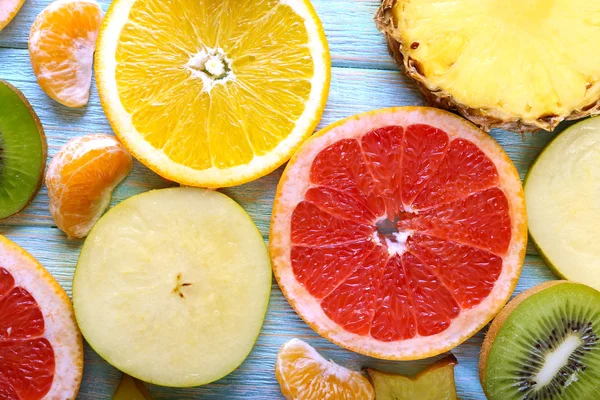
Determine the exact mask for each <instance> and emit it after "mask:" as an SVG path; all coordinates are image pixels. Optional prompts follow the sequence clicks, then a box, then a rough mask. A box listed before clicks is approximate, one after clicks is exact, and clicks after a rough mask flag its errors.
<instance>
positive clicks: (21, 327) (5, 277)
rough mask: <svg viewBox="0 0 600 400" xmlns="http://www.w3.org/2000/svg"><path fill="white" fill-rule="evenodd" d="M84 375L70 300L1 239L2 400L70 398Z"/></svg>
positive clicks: (25, 255)
mask: <svg viewBox="0 0 600 400" xmlns="http://www.w3.org/2000/svg"><path fill="white" fill-rule="evenodd" d="M82 373H83V343H82V341H81V335H80V333H79V330H78V329H77V325H76V324H75V318H74V316H73V307H72V306H71V301H70V300H69V297H68V296H67V294H66V293H65V291H64V290H63V289H62V288H61V287H60V285H59V284H58V282H56V280H55V279H54V278H53V277H52V275H50V273H49V272H48V271H46V270H45V269H44V267H42V266H41V265H40V264H39V263H38V262H37V261H36V260H35V259H34V258H33V257H32V256H31V255H30V254H29V253H27V252H26V251H25V250H23V249H22V248H21V247H19V246H17V245H16V244H14V243H13V242H11V241H10V240H8V239H7V238H5V237H4V236H1V235H0V398H2V399H27V400H39V399H61V400H62V399H64V400H73V399H75V397H76V396H77V392H78V390H79V384H80V383H81V376H82Z"/></svg>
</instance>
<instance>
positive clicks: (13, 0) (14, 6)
mask: <svg viewBox="0 0 600 400" xmlns="http://www.w3.org/2000/svg"><path fill="white" fill-rule="evenodd" d="M23 3H25V0H2V3H0V31H1V30H2V29H4V27H6V25H8V24H9V23H10V21H12V20H13V18H14V17H16V16H17V13H18V12H19V10H20V9H21V6H23Z"/></svg>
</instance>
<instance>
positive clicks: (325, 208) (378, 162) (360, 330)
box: [270, 107, 527, 360]
mask: <svg viewBox="0 0 600 400" xmlns="http://www.w3.org/2000/svg"><path fill="white" fill-rule="evenodd" d="M526 234H527V222H526V216H525V204H524V198H523V188H522V186H521V181H520V179H519V175H518V173H517V170H516V169H515V167H514V165H513V164H512V162H511V161H510V159H509V158H508V156H507V155H506V153H505V152H504V151H503V150H502V148H501V147H500V146H499V145H498V144H497V143H496V142H495V141H494V140H493V139H492V138H491V137H490V136H488V135H487V134H485V133H484V132H483V131H481V130H479V129H477V128H476V127H475V126H473V125H472V124H470V123H468V122H467V121H465V120H463V119H462V118H460V117H457V116H455V115H453V114H450V113H447V112H444V111H440V110H436V109H432V108H422V107H408V108H393V109H386V110H380V111H374V112H371V113H367V114H362V115H358V116H355V117H352V118H349V119H346V120H344V121H341V122H338V123H336V124H334V125H332V126H330V127H328V128H326V129H324V130H323V131H321V132H319V133H318V134H316V135H315V136H313V137H312V138H311V139H310V140H309V141H308V142H307V143H306V144H305V145H303V146H302V148H301V149H300V150H299V151H298V152H297V153H296V155H295V156H294V157H293V158H292V160H291V161H290V163H289V164H288V166H287V168H286V170H285V172H284V174H283V176H282V178H281V181H280V183H279V187H278V189H277V194H276V198H275V204H274V208H273V219H272V222H271V235H270V248H271V257H272V261H273V268H274V272H275V276H276V278H277V281H278V282H279V286H280V287H281V289H282V291H283V293H284V294H285V295H286V297H287V298H288V300H289V302H290V303H291V305H292V306H293V307H294V309H295V310H296V311H297V312H298V314H299V315H300V316H301V317H302V318H303V319H304V320H305V321H306V322H307V323H308V324H309V325H310V326H311V327H312V328H313V329H315V330H316V331H317V332H318V333H320V334H321V335H322V336H324V337H326V338H328V339H329V340H331V341H333V342H334V343H337V344H338V345H340V346H343V347H345V348H348V349H350V350H353V351H356V352H359V353H361V354H365V355H369V356H373V357H378V358H384V359H399V360H409V359H420V358H425V357H430V356H433V355H436V354H439V353H442V352H444V351H447V350H449V349H451V348H453V347H455V346H457V345H459V344H460V343H462V342H463V341H464V340H466V339H467V338H469V337H470V336H472V335H473V334H474V333H475V332H477V331H478V330H479V329H481V328H482V327H483V326H484V325H485V324H486V323H487V322H488V321H490V320H491V319H492V318H493V316H494V315H495V314H496V313H498V311H499V310H500V309H501V308H502V306H503V305H504V304H505V303H506V301H507V300H508V298H509V297H510V295H511V293H512V291H513V289H514V287H515V285H516V283H517V280H518V278H519V274H520V271H521V267H522V263H523V259H524V256H525V247H526V241H527V236H526Z"/></svg>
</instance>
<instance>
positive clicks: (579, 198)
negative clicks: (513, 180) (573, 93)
mask: <svg viewBox="0 0 600 400" xmlns="http://www.w3.org/2000/svg"><path fill="white" fill-rule="evenodd" d="M599 181H600V118H592V119H588V120H586V121H583V122H580V123H578V124H576V125H574V126H572V127H570V128H568V129H567V130H565V131H564V132H563V133H561V134H560V135H559V136H558V137H557V138H555V139H554V140H553V141H552V142H551V143H550V144H549V145H548V146H547V147H546V148H545V149H544V150H543V151H542V152H541V153H540V155H539V156H538V158H537V160H536V161H535V162H534V164H533V166H532V167H531V169H530V170H529V173H528V174H527V178H526V179H525V197H526V199H527V215H528V217H527V218H528V222H529V233H530V234H531V239H532V240H533V243H534V244H535V246H536V247H537V248H538V250H539V253H540V255H541V256H542V257H544V259H545V260H546V262H547V263H548V265H549V266H550V267H551V268H552V269H554V271H555V272H556V273H557V274H558V275H560V276H562V277H563V278H566V279H569V280H573V281H577V282H581V283H585V284H587V285H590V286H592V287H594V288H595V289H597V290H600V247H599V246H598V242H599V241H600V226H599V225H598V212H597V210H598V182H599Z"/></svg>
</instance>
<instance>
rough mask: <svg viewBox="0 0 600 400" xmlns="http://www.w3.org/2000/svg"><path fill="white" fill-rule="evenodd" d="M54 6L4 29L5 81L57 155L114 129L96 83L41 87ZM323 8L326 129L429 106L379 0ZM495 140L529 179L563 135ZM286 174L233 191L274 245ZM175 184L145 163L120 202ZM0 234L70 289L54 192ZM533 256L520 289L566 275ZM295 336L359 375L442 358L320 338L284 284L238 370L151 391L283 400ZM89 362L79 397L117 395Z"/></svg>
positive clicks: (470, 394) (468, 381) (473, 360)
mask: <svg viewBox="0 0 600 400" xmlns="http://www.w3.org/2000/svg"><path fill="white" fill-rule="evenodd" d="M0 1H2V0H0ZM49 2H50V1H49V0H27V2H26V4H25V6H24V7H23V9H22V11H21V13H20V14H19V15H18V16H17V18H16V19H15V20H14V21H13V22H12V23H11V24H10V25H9V26H8V27H7V28H6V29H5V30H3V31H2V32H0V78H2V79H6V80H8V81H9V82H11V83H13V84H14V85H15V86H17V87H18V88H19V89H21V90H22V91H23V92H24V93H25V95H26V96H27V97H28V98H29V100H30V102H31V103H32V105H33V107H34V109H35V110H36V112H37V113H38V115H39V116H40V119H41V121H42V123H43V125H44V128H45V130H46V135H47V137H48V142H49V157H51V156H53V155H54V154H55V153H56V151H57V150H58V149H59V148H60V146H61V145H62V144H64V143H65V142H66V141H67V140H69V139H70V138H72V137H74V136H77V135H82V134H86V133H93V132H112V130H111V128H110V125H109V124H108V122H107V120H106V118H105V116H104V114H103V112H102V108H101V106H100V104H99V102H98V95H97V91H96V89H95V87H94V88H93V89H92V96H91V100H90V104H89V106H87V107H85V108H83V109H81V110H74V109H68V108H66V107H63V106H61V105H60V104H58V103H56V102H54V101H52V100H50V99H49V98H48V97H47V96H46V95H45V94H44V93H43V92H42V90H41V89H40V88H39V87H38V85H37V83H36V81H35V77H34V76H33V73H32V70H31V66H30V64H29V56H28V53H27V50H26V48H27V36H28V33H29V27H30V25H31V23H32V22H33V20H34V18H35V16H36V15H37V14H38V13H39V12H40V11H41V10H42V9H43V8H44V7H45V6H46V5H47V4H49ZM100 3H101V4H102V6H103V9H104V10H106V9H107V8H108V5H109V3H110V1H109V0H102V1H100ZM313 4H314V6H315V8H316V10H317V12H318V14H319V16H320V17H321V19H322V20H323V24H324V26H325V30H326V33H327V37H328V40H329V43H330V46H331V53H332V58H333V76H332V86H331V93H330V97H329V101H328V104H327V108H326V112H325V115H324V117H323V120H322V121H321V124H320V126H319V127H323V126H325V125H327V124H329V123H331V122H333V121H336V120H338V119H341V118H344V117H348V116H350V115H352V114H355V113H358V112H363V111H368V110H372V109H376V108H382V107H391V106H400V105H422V104H423V99H422V98H421V97H420V95H419V93H418V91H417V89H416V87H415V86H414V85H413V84H412V83H411V82H410V81H409V80H408V79H407V78H406V77H404V75H403V74H401V73H400V72H398V71H397V70H396V68H395V66H394V64H393V63H392V62H391V60H390V58H389V56H388V54H387V51H386V48H385V43H384V40H383V38H382V36H381V35H380V34H379V33H378V32H377V30H376V29H375V26H374V24H373V22H372V17H373V14H374V12H375V10H376V8H377V6H378V0H313ZM492 135H493V136H494V137H495V138H496V139H497V140H498V141H499V142H500V143H501V144H502V146H503V147H504V148H505V149H506V151H507V152H508V154H509V155H510V157H511V158H512V160H513V161H514V162H515V164H516V166H517V168H518V169H519V172H520V173H521V176H522V177H524V176H525V173H526V171H527V169H528V168H529V166H530V165H531V163H532V161H533V159H534V158H535V156H536V155H537V154H538V153H539V151H540V149H541V148H542V147H543V146H544V145H545V144H546V143H547V142H548V140H549V139H550V138H551V137H552V136H553V134H550V133H547V132H543V133H539V134H536V135H535V136H528V137H526V138H525V140H523V139H522V138H521V137H520V136H518V135H515V134H513V133H509V132H502V131H494V132H492ZM281 170H282V169H281V168H280V169H279V170H277V171H275V172H274V173H272V174H271V175H269V176H266V177H264V178H262V179H259V180H257V181H255V182H252V183H249V184H246V185H243V186H239V187H236V188H230V189H226V190H223V192H225V193H227V194H228V195H230V196H231V197H233V198H234V199H235V200H236V201H238V202H239V203H240V204H241V205H242V206H243V207H244V208H245V209H246V210H247V211H248V213H249V214H250V215H251V216H252V218H253V220H254V221H255V222H256V224H257V225H258V227H259V229H260V231H261V233H262V235H263V237H264V238H265V240H267V239H268V225H269V219H270V212H271V206H272V202H273V196H274V191H275V187H276V184H277V182H278V179H279V176H280V175H281ZM170 185H172V183H170V182H168V181H165V180H164V179H162V178H160V177H159V176H157V175H156V174H154V173H153V172H151V171H149V170H148V169H147V168H145V167H144V166H142V165H141V164H139V163H137V162H136V163H135V165H134V168H133V170H132V172H131V174H130V175H129V177H128V178H127V180H126V181H125V182H124V183H123V184H122V185H121V186H119V188H118V189H117V190H116V192H115V194H114V196H113V200H112V203H111V204H112V205H114V204H117V203H119V202H120V201H122V200H124V199H126V198H128V197H130V196H132V195H135V194H137V193H142V192H145V191H147V190H150V189H155V188H162V187H167V186H170ZM0 234H4V235H6V236H8V237H9V238H11V239H12V240H14V241H15V242H17V243H18V244H20V245H21V246H23V247H24V248H25V249H27V250H28V251H30V252H31V253H32V254H33V255H34V256H35V257H37V258H38V259H39V260H40V262H41V263H42V264H43V265H44V266H45V267H46V268H48V270H50V272H51V273H52V274H53V275H54V276H55V277H56V278H57V279H58V280H59V282H60V283H61V285H62V286H63V287H64V288H65V289H66V290H67V292H69V293H70V291H71V279H72V274H73V270H74V268H75V265H76V262H77V257H78V254H79V250H80V248H81V244H82V241H68V240H67V239H66V238H65V236H64V234H62V232H60V231H59V230H58V229H56V227H55V226H54V223H53V221H52V218H51V217H50V215H49V212H48V198H47V194H46V190H45V188H44V189H42V191H41V192H40V194H39V195H38V196H37V198H36V199H35V201H34V202H33V204H32V205H31V206H30V207H28V208H27V209H25V210H24V211H23V212H22V213H20V214H19V215H16V216H13V217H11V218H9V219H6V220H4V221H0ZM527 254H528V255H527V258H526V262H525V266H524V269H523V274H522V276H521V279H520V281H519V284H518V287H517V290H516V292H520V291H522V290H524V289H526V288H528V287H531V286H533V285H535V284H537V283H540V282H542V281H545V280H549V279H555V278H556V277H555V276H554V275H553V274H552V272H551V271H550V270H549V269H548V268H547V267H546V266H545V265H544V263H543V261H542V260H541V259H540V258H539V256H537V253H536V252H535V250H534V249H533V248H532V247H529V248H528V251H527ZM484 332H485V329H484V330H483V331H482V332H480V333H478V334H477V335H475V336H474V337H473V338H472V339H470V340H469V341H467V342H466V343H464V344H463V345H461V346H459V347H458V348H456V349H455V350H453V353H454V354H455V355H456V357H457V358H458V361H459V364H458V366H457V367H456V381H457V387H458V392H459V397H460V398H461V399H464V400H468V399H484V395H483V392H482V390H481V386H480V384H479V380H478V377H477V361H478V354H479V346H480V344H481V342H482V339H483V334H484ZM294 337H298V338H301V339H304V340H306V341H308V342H309V343H310V344H312V345H313V346H315V347H316V348H317V349H318V350H319V351H320V352H322V353H323V355H324V356H326V357H327V358H331V359H333V360H335V361H336V362H338V363H339V364H341V365H344V366H346V367H349V368H353V369H361V368H365V367H369V368H376V369H383V370H386V371H396V372H403V373H408V374H414V373H416V372H417V371H419V370H420V369H422V368H423V367H424V366H426V365H427V364H429V363H431V362H432V361H433V360H431V359H429V360H423V361H419V362H406V363H402V362H388V361H379V360H375V359H371V358H368V357H362V356H360V355H357V354H354V353H351V352H348V351H346V350H343V349H341V348H340V347H338V346H335V345H333V344H331V343H329V342H328V341H327V340H325V339H323V338H321V337H319V336H318V335H316V334H315V333H314V332H313V331H312V330H311V329H310V328H309V327H308V326H307V325H306V324H304V323H303V322H302V321H301V320H300V318H299V317H298V316H297V315H296V314H295V313H294V311H293V310H292V309H291V307H290V306H289V304H288V303H287V301H286V300H285V298H284V297H283V296H282V294H281V292H280V290H279V288H278V287H277V285H276V284H274V285H273V291H272V296H271V301H270V304H269V310H268V313H267V318H266V321H265V324H264V327H263V330H262V333H261V335H260V337H259V340H258V342H257V344H256V346H255V348H254V350H253V351H252V353H251V354H250V356H249V357H248V359H247V360H246V361H245V362H244V364H242V366H241V367H240V368H239V369H238V370H236V371H235V372H234V373H232V374H231V375H229V376H227V377H226V378H224V379H222V380H220V381H218V382H215V383H213V384H210V385H207V386H204V387H199V388H193V389H185V390H184V389H169V388H161V387H155V386H150V390H151V392H152V393H153V395H154V396H155V398H156V399H159V400H160V399H193V398H194V399H198V398H202V399H250V398H251V399H279V398H282V396H281V394H280V392H279V386H278V384H277V382H276V380H275V377H274V373H273V367H274V364H275V355H276V353H277V350H278V349H279V347H280V346H281V345H282V344H283V343H284V342H285V341H287V340H289V339H291V338H294ZM85 356H86V364H85V373H84V382H83V385H82V387H81V392H80V395H79V398H81V399H108V398H110V396H111V395H112V393H113V392H114V389H115V387H116V385H117V383H118V381H119V379H120V373H119V372H118V371H117V370H115V369H114V368H112V367H111V366H110V365H108V364H107V363H106V362H104V361H103V360H102V359H101V358H100V357H99V356H98V355H97V354H96V353H95V352H94V351H93V350H91V349H90V348H89V347H86V354H85ZM207 367H209V366H207ZM165 368H168V366H165Z"/></svg>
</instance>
